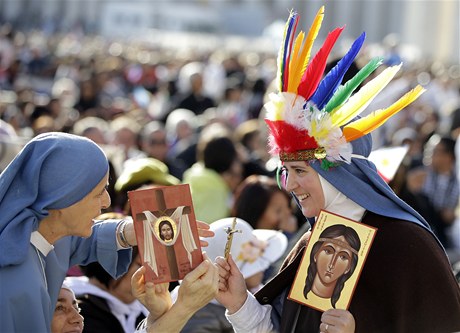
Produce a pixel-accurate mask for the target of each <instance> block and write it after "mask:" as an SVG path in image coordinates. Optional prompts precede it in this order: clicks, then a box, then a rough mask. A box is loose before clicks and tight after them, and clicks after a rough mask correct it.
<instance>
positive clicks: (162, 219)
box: [155, 215, 177, 243]
mask: <svg viewBox="0 0 460 333" xmlns="http://www.w3.org/2000/svg"><path fill="white" fill-rule="evenodd" d="M163 221H168V222H169V223H170V224H171V227H172V229H173V232H174V237H173V238H172V239H170V240H166V239H165V240H162V239H161V237H160V223H161V222H163ZM155 233H156V234H157V236H158V239H160V240H162V241H163V242H166V243H170V242H172V241H173V240H175V239H176V237H177V225H176V222H174V220H173V219H172V218H171V217H169V216H166V215H163V216H160V217H159V218H158V219H157V220H156V222H155Z"/></svg>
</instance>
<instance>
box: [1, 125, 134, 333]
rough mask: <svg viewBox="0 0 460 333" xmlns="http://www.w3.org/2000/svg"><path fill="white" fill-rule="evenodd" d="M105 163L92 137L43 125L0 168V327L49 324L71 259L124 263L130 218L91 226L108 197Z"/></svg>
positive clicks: (118, 269) (116, 268) (116, 272)
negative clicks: (0, 169) (42, 130)
mask: <svg viewBox="0 0 460 333" xmlns="http://www.w3.org/2000/svg"><path fill="white" fill-rule="evenodd" d="M108 170H109V165H108V161H107V158H106V156H105V154H104V153H103V151H102V150H101V149H100V148H99V147H98V146H97V145H96V144H95V143H94V142H92V141H90V140H88V139H85V138H82V137H79V136H75V135H71V134H65V133H46V134H43V135H39V136H37V137H35V138H34V139H33V140H31V141H30V142H29V143H28V144H27V145H26V146H25V147H24V148H23V149H22V151H21V152H20V153H19V154H18V155H17V156H16V158H15V159H14V160H13V161H12V162H11V163H10V165H9V166H8V167H7V168H6V169H5V170H4V172H3V173H2V174H1V175H0V304H1V310H0V332H50V323H51V320H52V317H53V312H54V307H55V304H56V301H57V297H58V294H59V290H60V288H61V285H62V282H63V281H64V278H65V276H66V272H67V270H68V269H69V267H71V266H73V265H77V264H78V265H79V264H82V265H85V264H88V263H90V262H93V261H98V262H99V263H100V264H101V265H102V266H103V267H104V268H105V269H106V270H107V272H108V273H110V274H111V275H112V276H113V277H118V276H120V275H122V274H123V273H125V272H126V271H127V269H128V266H129V263H130V258H131V249H130V246H129V244H135V235H134V230H133V225H132V223H131V222H125V221H121V222H120V221H104V222H100V223H96V224H94V226H93V219H94V218H96V217H97V216H98V215H99V214H100V211H101V209H103V208H106V207H108V206H109V205H110V198H109V196H108V193H107V191H106V189H105V188H106V185H107V182H108ZM122 232H124V233H125V234H123V235H121V234H120V233H122ZM122 236H125V237H122ZM126 240H128V241H129V242H127V241H126Z"/></svg>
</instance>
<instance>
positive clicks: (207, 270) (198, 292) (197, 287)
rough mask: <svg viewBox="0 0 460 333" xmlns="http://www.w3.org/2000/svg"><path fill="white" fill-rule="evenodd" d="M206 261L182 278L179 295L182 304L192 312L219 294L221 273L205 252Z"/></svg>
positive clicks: (178, 300) (178, 302)
mask: <svg viewBox="0 0 460 333" xmlns="http://www.w3.org/2000/svg"><path fill="white" fill-rule="evenodd" d="M203 257H204V261H203V262H202V263H201V264H200V265H198V267H196V268H195V269H194V270H193V271H191V272H190V273H188V274H187V275H186V276H185V278H184V279H183V280H182V283H181V284H180V287H179V293H178V296H177V302H176V303H177V304H181V305H182V306H183V307H184V308H186V309H187V310H188V311H190V312H193V313H194V312H196V311H198V310H199V309H201V308H202V307H203V306H205V305H206V304H208V303H209V302H210V301H211V300H212V299H213V298H215V297H216V295H217V290H218V281H219V275H218V271H217V267H216V266H214V265H213V264H212V262H211V260H209V258H208V256H207V255H206V253H203Z"/></svg>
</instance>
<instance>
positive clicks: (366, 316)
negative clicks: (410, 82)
mask: <svg viewBox="0 0 460 333" xmlns="http://www.w3.org/2000/svg"><path fill="white" fill-rule="evenodd" d="M323 15H324V8H323V7H321V8H320V10H319V11H318V13H317V15H316V17H315V19H314V22H313V24H312V26H311V28H310V31H309V33H308V34H307V35H306V36H305V34H304V33H303V32H300V33H299V34H298V35H297V36H296V27H297V24H298V21H299V16H298V15H297V13H296V12H294V11H293V12H291V14H290V17H289V19H288V21H287V23H286V27H285V34H284V35H285V37H284V40H283V43H282V45H281V48H280V52H279V55H278V77H277V86H278V92H277V93H272V94H271V95H270V98H269V102H268V103H267V104H266V105H265V108H266V111H267V113H266V119H265V121H266V123H267V125H268V128H269V147H270V153H271V154H272V155H274V156H277V157H278V158H279V160H280V161H281V167H280V177H279V179H280V183H281V184H282V185H283V186H284V187H285V188H286V189H287V190H288V191H289V192H291V194H292V195H293V196H294V198H295V200H296V201H297V203H298V205H299V207H300V208H301V210H302V213H303V215H304V216H305V217H306V218H308V219H309V220H311V221H313V223H314V220H315V218H316V217H317V216H318V215H319V213H320V211H321V210H326V211H329V212H332V213H334V214H337V215H341V216H344V217H347V218H349V219H352V220H355V221H361V222H362V223H365V224H367V225H370V226H372V227H374V228H377V229H378V231H377V233H376V236H375V240H374V243H373V244H372V248H371V250H370V253H369V255H368V257H367V260H366V264H365V266H364V268H363V270H362V272H361V275H360V279H359V281H358V284H357V287H356V289H355V291H354V294H353V298H352V300H351V303H350V306H349V308H348V311H347V310H345V309H330V310H327V311H325V312H321V311H318V310H315V309H313V308H310V307H307V306H305V305H302V304H300V303H297V302H294V301H292V300H290V299H288V297H287V295H288V294H289V292H290V289H291V286H292V284H293V281H294V279H295V276H296V272H297V269H298V267H299V264H300V261H301V258H302V257H303V254H304V252H305V248H306V244H307V242H308V239H309V236H310V232H307V233H306V234H304V235H303V236H302V237H301V239H300V241H299V242H298V243H297V244H296V246H295V247H294V248H293V249H292V251H291V253H290V254H289V255H288V256H287V258H286V260H285V262H284V263H283V265H282V267H281V270H280V272H279V273H278V275H276V276H275V277H274V278H273V279H272V280H271V281H270V282H268V283H267V284H266V285H265V287H264V288H262V289H261V290H260V291H259V292H258V293H256V294H255V296H252V295H251V294H250V293H248V292H247V291H245V289H244V285H243V283H244V280H242V279H241V274H240V273H239V272H238V268H237V266H236V265H235V262H234V261H233V259H232V258H231V257H229V260H228V261H226V260H225V259H224V258H218V259H217V260H216V262H217V264H218V266H219V269H220V285H219V288H220V291H219V295H218V297H217V299H218V300H219V301H220V302H221V303H222V304H223V305H224V306H225V307H226V308H227V312H226V316H227V319H228V320H229V321H230V322H231V323H232V325H233V327H234V329H235V331H236V332H315V333H317V332H334V333H335V332H453V331H459V330H460V316H458V314H459V313H460V290H459V288H458V286H457V285H456V284H455V280H454V277H453V274H452V271H451V269H450V265H449V261H448V259H447V256H446V254H445V251H444V249H443V248H442V246H441V244H440V243H439V241H438V240H437V239H436V237H435V236H434V235H433V233H432V231H431V230H430V227H429V225H428V223H427V222H426V221H425V220H424V219H423V218H422V217H421V216H420V214H419V213H417V212H416V211H415V210H414V209H412V208H411V207H410V206H409V205H407V204H406V203H405V202H404V201H402V200H401V199H400V198H398V197H397V196H396V195H395V193H394V192H393V191H392V190H391V189H390V187H388V185H387V184H386V183H385V181H384V180H383V179H382V178H381V177H380V176H379V174H378V173H377V170H376V168H375V165H374V164H373V163H372V162H370V161H369V160H368V159H367V157H368V156H369V154H370V152H371V150H372V140H371V136H370V133H371V132H372V131H373V130H374V129H376V128H377V127H379V126H380V125H382V124H383V123H384V122H385V121H386V120H387V119H389V118H390V117H391V116H392V115H394V114H395V113H397V112H399V111H401V110H403V109H404V108H405V107H406V106H407V105H408V104H410V103H412V102H413V101H414V100H415V99H417V98H418V96H420V94H422V93H423V91H424V89H423V88H422V87H421V86H416V87H414V88H413V89H412V90H410V91H409V92H401V97H400V99H399V100H397V101H396V102H395V103H394V104H392V105H389V106H388V107H387V108H385V109H381V110H371V111H372V112H370V113H369V115H368V116H366V117H362V118H360V113H361V112H362V111H364V110H365V109H366V108H367V106H368V105H369V104H370V102H371V101H372V99H373V98H374V97H375V96H377V95H378V93H379V92H380V91H381V90H382V89H384V88H385V86H386V85H387V84H388V83H389V82H390V81H391V80H392V78H393V77H394V76H395V74H396V73H397V72H398V70H399V69H400V68H401V65H396V66H392V67H388V68H385V69H384V70H383V71H381V72H380V74H378V75H376V76H375V77H374V78H373V79H372V80H369V81H368V82H367V83H366V84H365V85H363V86H362V87H361V88H360V89H358V87H359V86H360V85H361V84H362V83H363V82H364V80H365V79H366V78H368V77H369V75H370V74H371V73H373V72H374V71H375V70H376V69H377V68H378V67H379V66H380V65H381V64H382V59H381V58H376V59H372V60H370V61H369V63H368V64H367V65H365V66H364V67H363V68H362V69H361V70H360V71H359V72H358V73H357V74H356V75H355V76H354V77H353V78H351V79H350V80H348V81H347V82H342V80H343V77H344V75H345V73H346V71H347V69H348V68H349V66H350V65H351V64H352V62H353V60H354V59H355V57H356V56H357V54H358V52H359V50H360V48H361V47H362V45H363V43H364V39H365V34H364V33H363V34H361V35H360V36H359V37H358V38H357V39H356V40H355V41H354V43H353V44H352V45H351V47H350V49H349V51H348V52H347V53H346V54H345V56H344V57H343V58H342V59H341V60H340V61H339V62H338V63H337V64H336V65H335V66H334V67H333V68H332V69H331V70H330V71H329V72H328V73H324V70H325V68H326V62H327V59H328V55H329V53H330V52H331V50H332V48H333V46H334V44H335V42H336V40H337V39H338V38H339V36H340V34H341V33H342V31H343V28H337V29H335V30H333V31H332V32H330V33H329V34H328V35H327V37H326V39H325V41H324V44H323V45H322V47H321V48H320V49H319V51H318V52H317V53H316V55H315V56H314V57H312V59H310V51H311V48H312V45H313V42H314V40H315V38H316V36H317V34H318V31H319V29H320V26H321V22H322V20H323ZM324 74H325V75H324Z"/></svg>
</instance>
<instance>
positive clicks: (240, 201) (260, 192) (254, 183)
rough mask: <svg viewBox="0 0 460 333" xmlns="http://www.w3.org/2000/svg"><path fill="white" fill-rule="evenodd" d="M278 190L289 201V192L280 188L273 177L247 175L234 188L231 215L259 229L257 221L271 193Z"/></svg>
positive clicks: (265, 207) (271, 195) (262, 213)
mask: <svg viewBox="0 0 460 333" xmlns="http://www.w3.org/2000/svg"><path fill="white" fill-rule="evenodd" d="M278 192H280V193H283V194H284V195H285V196H286V199H287V200H288V202H290V200H291V198H290V197H289V194H288V193H287V192H286V191H284V190H281V189H280V188H279V187H278V185H277V184H276V181H275V180H274V179H272V178H269V177H267V176H261V175H252V176H249V177H247V178H246V179H245V180H244V181H243V182H242V183H241V184H240V185H239V186H238V188H237V189H236V192H235V203H234V205H233V208H232V213H231V215H232V216H236V217H239V218H240V219H243V220H245V221H246V222H248V223H249V224H250V225H251V227H252V228H254V229H259V228H258V226H257V222H258V221H259V220H260V219H261V218H262V216H263V215H264V212H265V210H266V209H267V206H268V205H269V203H270V200H271V198H272V197H273V195H274V194H275V193H278Z"/></svg>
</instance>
